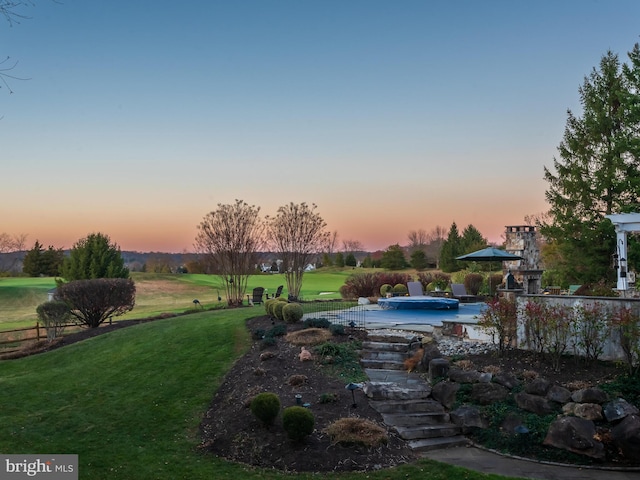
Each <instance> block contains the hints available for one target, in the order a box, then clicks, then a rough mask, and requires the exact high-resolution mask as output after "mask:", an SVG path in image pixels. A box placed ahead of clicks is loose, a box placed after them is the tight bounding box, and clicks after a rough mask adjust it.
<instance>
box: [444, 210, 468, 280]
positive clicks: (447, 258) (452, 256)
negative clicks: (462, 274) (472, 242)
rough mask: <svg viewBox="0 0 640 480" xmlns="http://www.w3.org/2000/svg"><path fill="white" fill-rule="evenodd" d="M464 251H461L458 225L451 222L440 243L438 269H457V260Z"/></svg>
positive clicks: (452, 270)
mask: <svg viewBox="0 0 640 480" xmlns="http://www.w3.org/2000/svg"><path fill="white" fill-rule="evenodd" d="M463 253H464V252H463V251H462V238H461V237H460V233H459V232H458V225H456V222H453V223H452V224H451V228H450V229H449V234H448V235H447V239H446V240H445V241H444V242H443V243H442V249H441V250H440V269H441V270H442V271H443V272H455V271H456V270H459V269H460V267H459V266H458V260H456V257H459V256H460V255H462V254H463Z"/></svg>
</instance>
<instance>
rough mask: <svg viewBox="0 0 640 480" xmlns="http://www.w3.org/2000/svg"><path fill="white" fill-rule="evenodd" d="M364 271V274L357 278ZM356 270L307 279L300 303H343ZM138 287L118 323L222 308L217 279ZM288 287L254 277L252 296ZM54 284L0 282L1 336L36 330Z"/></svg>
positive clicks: (156, 277) (151, 278)
mask: <svg viewBox="0 0 640 480" xmlns="http://www.w3.org/2000/svg"><path fill="white" fill-rule="evenodd" d="M361 271H363V270H362V269H360V270H358V272H361ZM352 273H353V270H351V269H345V270H336V271H322V270H321V271H317V272H308V273H305V275H304V278H303V285H302V291H301V297H302V298H303V299H306V300H316V299H335V298H340V294H339V290H340V287H341V286H342V285H344V282H345V280H346V278H347V277H348V276H349V275H351V274H352ZM131 277H132V278H133V280H134V281H135V283H136V290H137V293H136V306H135V308H134V309H133V311H131V312H129V313H127V314H126V315H123V316H122V317H119V319H135V318H144V317H149V316H153V315H159V314H161V313H166V312H173V313H178V312H184V311H186V310H189V309H191V308H193V307H194V304H193V300H194V299H198V300H199V301H200V303H201V305H203V307H204V308H209V307H213V306H216V305H218V294H220V296H222V297H223V303H224V301H225V300H224V290H223V289H222V288H221V285H220V279H219V277H217V276H215V275H193V274H156V273H133V274H132V275H131ZM279 285H284V286H285V289H284V292H283V294H284V295H286V294H287V290H286V282H285V279H284V276H283V275H280V274H275V275H271V274H264V275H253V276H251V277H249V285H248V290H247V291H248V292H251V290H252V289H253V288H254V287H258V286H260V287H264V288H266V289H267V290H268V293H275V291H276V289H277V288H278V286H279ZM55 286H56V284H55V279H54V278H11V277H9V278H0V330H11V329H14V328H22V327H31V326H34V325H35V324H36V322H37V320H38V318H37V315H36V307H37V306H38V305H39V304H41V303H43V302H45V301H47V292H48V290H50V289H52V288H55Z"/></svg>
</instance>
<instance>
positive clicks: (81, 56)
mask: <svg viewBox="0 0 640 480" xmlns="http://www.w3.org/2000/svg"><path fill="white" fill-rule="evenodd" d="M20 12H21V13H23V14H25V15H27V16H28V17H29V18H27V19H23V20H20V23H19V24H14V25H13V26H11V25H10V24H9V23H8V22H6V21H5V20H4V19H0V59H1V58H5V57H7V56H9V57H10V59H9V60H8V61H6V62H5V63H3V64H2V65H0V68H6V67H9V66H11V65H13V64H14V62H15V61H18V64H17V65H16V66H15V68H14V69H13V70H11V71H10V72H7V73H10V74H11V75H14V76H17V77H23V78H28V80H24V81H23V80H11V79H8V80H7V81H8V82H9V87H10V88H11V90H13V93H12V94H10V93H9V89H8V88H7V86H6V85H4V84H2V88H0V117H1V119H0V145H1V148H0V152H1V153H0V155H1V158H2V170H1V171H2V175H1V178H2V188H1V189H0V233H8V234H11V235H18V234H27V235H28V238H27V248H31V247H32V246H33V244H34V242H35V241H36V240H39V241H40V242H41V243H42V244H44V245H45V246H49V245H53V246H54V247H56V248H60V247H62V248H70V247H71V246H72V245H73V244H74V243H75V242H76V241H77V240H78V239H80V238H82V237H85V236H86V235H88V234H89V233H92V232H102V233H105V234H107V235H109V236H110V237H111V239H112V241H114V242H116V243H117V244H118V245H119V246H120V247H121V248H122V249H123V250H137V251H144V252H146V251H165V252H181V251H185V250H186V251H193V243H194V238H195V236H196V231H197V230H196V227H197V225H198V224H199V223H200V221H201V220H202V219H203V217H204V216H205V215H206V214H207V213H208V212H209V211H211V210H214V209H215V208H216V206H217V204H219V203H223V204H227V203H233V202H234V201H235V199H241V200H244V201H246V202H247V203H249V204H251V205H256V206H259V207H261V214H262V215H274V214H275V213H276V211H277V209H278V207H279V206H282V205H286V204H288V203H289V202H294V203H300V202H307V203H308V204H311V203H315V204H316V205H317V206H318V210H317V211H318V212H319V213H320V214H321V215H322V217H323V218H324V220H325V221H326V222H327V228H328V230H330V231H336V232H337V233H338V240H339V242H341V241H342V240H358V241H360V242H361V243H362V244H363V245H364V246H365V248H367V249H368V250H376V249H386V248H387V247H388V246H389V245H392V244H395V243H399V244H401V245H402V244H406V243H407V234H408V233H409V231H410V230H418V229H423V230H426V231H427V232H428V231H431V230H432V229H433V228H434V227H436V226H442V227H444V228H445V229H446V230H448V229H449V227H450V226H451V223H452V222H454V221H455V222H456V224H457V225H458V228H459V229H460V230H461V231H462V229H464V227H466V226H467V225H468V224H473V225H474V226H475V227H476V228H478V229H479V230H480V232H481V233H482V234H483V235H484V236H485V237H488V238H489V240H491V241H495V242H501V240H502V239H501V236H502V234H503V232H504V227H505V225H521V224H523V223H524V217H525V215H529V214H537V213H540V212H543V211H545V210H546V209H547V205H546V203H545V199H544V192H545V189H546V188H547V184H546V182H544V180H543V167H544V166H545V165H546V166H552V165H553V158H554V157H555V156H557V147H558V145H559V143H560V141H561V140H562V135H563V132H564V127H565V123H566V119H567V114H566V112H567V109H571V110H572V111H574V113H576V114H581V109H580V103H579V96H578V88H579V87H580V85H581V84H582V83H583V80H584V77H585V76H586V75H588V74H589V73H590V72H591V71H592V69H593V68H594V67H597V66H598V65H599V62H600V59H601V57H602V56H603V55H604V54H605V53H606V52H607V50H612V51H613V52H614V53H617V54H618V55H619V56H620V60H621V61H623V62H626V61H627V52H628V51H630V50H631V49H632V48H633V45H634V44H635V43H636V42H639V41H640V37H639V35H640V22H639V19H640V2H639V1H638V0H607V1H605V0H571V1H562V0H550V1H545V0H542V1H540V0H538V1H526V2H525V1H517V0H504V1H491V0H483V1H478V0H468V1H460V0H451V1H429V0H420V1H413V0H397V1H392V0H388V1H377V0H339V1H338V0H336V1H334V0H322V1H307V0H255V1H244V0H233V1H231V0H229V1H215V0H201V1H199V0H198V1H195V0H194V1H184V2H178V1H170V2H169V1H164V0H156V1H146V0H139V1H133V2H131V1H121V0H109V1H107V0H102V1H97V0H61V1H60V2H57V1H55V0H35V5H34V6H29V7H24V8H22V9H21V10H20Z"/></svg>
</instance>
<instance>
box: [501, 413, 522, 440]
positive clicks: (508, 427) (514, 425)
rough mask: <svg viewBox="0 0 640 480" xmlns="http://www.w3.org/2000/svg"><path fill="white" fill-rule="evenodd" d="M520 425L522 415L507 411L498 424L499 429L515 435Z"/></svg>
mask: <svg viewBox="0 0 640 480" xmlns="http://www.w3.org/2000/svg"><path fill="white" fill-rule="evenodd" d="M521 426H522V417H520V415H516V414H515V413H508V414H507V415H505V417H504V420H502V423H501V424H500V429H501V430H502V431H503V432H504V433H506V434H508V435H515V434H516V433H518V432H517V429H518V427H521Z"/></svg>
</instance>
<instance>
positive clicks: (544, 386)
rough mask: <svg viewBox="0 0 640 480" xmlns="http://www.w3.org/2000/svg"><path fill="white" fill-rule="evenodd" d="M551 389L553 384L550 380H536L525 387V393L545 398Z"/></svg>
mask: <svg viewBox="0 0 640 480" xmlns="http://www.w3.org/2000/svg"><path fill="white" fill-rule="evenodd" d="M550 388H551V382H549V380H545V379H544V378H536V379H535V380H532V381H531V382H529V383H527V384H526V385H525V387H524V391H525V392H527V393H530V394H531V395H540V396H542V397H544V396H545V395H546V394H547V392H548V391H549V389H550Z"/></svg>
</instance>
